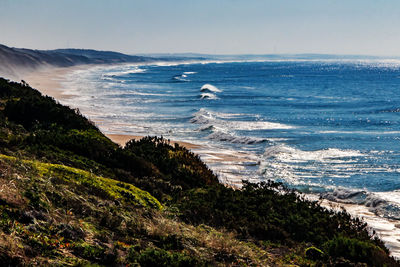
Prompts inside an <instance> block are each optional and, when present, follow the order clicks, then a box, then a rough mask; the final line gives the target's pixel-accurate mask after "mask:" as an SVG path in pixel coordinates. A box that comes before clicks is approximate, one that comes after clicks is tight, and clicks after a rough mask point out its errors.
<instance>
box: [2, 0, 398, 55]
mask: <svg viewBox="0 0 400 267" xmlns="http://www.w3.org/2000/svg"><path fill="white" fill-rule="evenodd" d="M0 43H1V44H4V45H8V46H13V47H26V48H32V49H56V48H92V49H99V50H113V51H120V52H124V53H128V54H136V53H187V52H194V53H208V54H297V53H323V54H356V55H379V56H400V1H398V0H112V1H111V0H0Z"/></svg>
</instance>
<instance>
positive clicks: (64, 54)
mask: <svg viewBox="0 0 400 267" xmlns="http://www.w3.org/2000/svg"><path fill="white" fill-rule="evenodd" d="M154 60H156V59H155V58H150V57H145V56H132V55H126V54H122V53H118V52H112V51H97V50H90V49H57V50H33V49H26V48H14V47H8V46H5V45H1V44H0V76H4V77H5V78H11V79H20V78H21V76H22V75H23V74H24V73H27V72H30V71H33V70H35V69H37V68H40V67H46V66H48V67H70V66H75V65H82V64H111V63H130V62H132V63H134V62H146V61H154Z"/></svg>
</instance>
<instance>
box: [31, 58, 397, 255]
mask: <svg viewBox="0 0 400 267" xmlns="http://www.w3.org/2000/svg"><path fill="white" fill-rule="evenodd" d="M96 66H99V65H96V64H93V65H79V66H73V67H65V68H56V67H46V68H42V69H38V70H35V71H33V72H30V73H29V74H27V75H26V79H25V81H26V82H27V83H28V84H29V85H30V86H31V87H33V88H35V89H37V90H39V91H40V92H41V93H42V94H44V95H48V96H51V97H53V98H54V99H56V100H57V101H60V100H63V99H69V98H73V97H74V96H75V95H73V94H68V91H67V90H68V88H65V87H64V86H63V82H64V81H66V80H67V75H69V74H71V73H73V72H74V71H78V70H85V69H88V68H91V67H96ZM94 122H95V123H96V124H97V122H96V121H95V120H94ZM101 131H102V132H103V133H104V135H105V136H107V137H108V138H109V139H110V140H112V141H113V142H115V143H117V144H119V145H121V146H122V147H123V146H124V145H125V144H126V142H128V141H129V140H131V139H135V140H139V139H141V138H143V137H144V136H139V135H133V134H128V133H127V134H118V133H106V131H104V129H103V130H101ZM170 142H171V144H172V145H173V144H174V143H177V144H179V145H181V146H183V147H185V148H187V149H189V150H195V151H194V153H196V154H198V155H202V157H203V156H204V155H205V157H207V156H208V159H206V160H205V159H202V160H203V161H204V162H205V163H206V164H207V165H209V166H210V164H211V165H212V163H216V164H218V163H222V162H223V163H225V164H230V165H232V167H234V168H236V167H240V164H243V163H244V162H245V158H244V157H241V156H240V155H239V154H238V155H234V154H228V153H220V152H215V151H212V148H211V147H204V146H202V145H198V144H193V143H190V142H184V141H174V140H170ZM196 150H197V151H196ZM202 151H203V153H202ZM238 153H240V152H238ZM225 171H228V170H225ZM215 173H216V174H218V173H217V172H215ZM220 183H222V184H224V185H226V186H232V185H238V184H239V183H241V180H240V181H239V180H238V181H236V180H230V181H229V180H225V181H224V180H221V179H220ZM235 187H236V186H235ZM321 206H323V207H326V208H333V209H336V210H340V208H342V207H343V208H344V209H345V210H346V211H347V212H348V213H349V214H351V216H352V217H358V218H362V219H363V220H364V221H365V222H366V223H367V224H368V227H370V228H371V229H373V230H375V231H376V232H377V234H378V236H379V237H380V238H381V240H385V241H384V242H385V244H386V245H387V247H390V248H391V255H393V256H395V257H396V258H400V245H399V244H398V241H399V240H400V229H399V227H398V226H397V222H396V221H392V220H390V219H386V218H381V217H379V216H378V215H375V214H373V213H371V212H369V211H368V208H367V207H365V206H363V205H356V204H345V203H339V202H332V201H328V200H323V201H322V202H321ZM398 223H400V221H399V222H398ZM394 230H396V231H394Z"/></svg>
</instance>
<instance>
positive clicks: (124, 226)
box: [0, 79, 399, 266]
mask: <svg viewBox="0 0 400 267" xmlns="http://www.w3.org/2000/svg"><path fill="white" fill-rule="evenodd" d="M0 210H1V214H0V233H1V235H0V262H1V263H2V265H11V266H13V265H70V266H87V265H93V266H103V265H105V266H112V265H117V266H119V265H127V266H195V265H196V266H203V265H204V266H208V265H212V266H214V265H221V266H225V265H234V266H236V265H243V266H247V265H255V266H267V265H271V266H283V265H299V266H335V265H340V266H356V265H357V264H358V265H357V266H362V264H364V265H365V264H366V265H368V266H398V265H399V264H398V262H396V261H395V260H394V259H393V258H391V257H389V255H388V250H387V249H386V248H385V247H384V245H383V243H382V242H381V241H380V240H379V239H377V238H375V237H373V236H371V235H370V234H369V232H368V231H367V228H366V224H365V223H363V222H362V221H360V220H358V219H353V218H351V217H350V215H348V214H347V213H345V212H333V211H330V210H326V209H324V208H322V207H321V206H319V205H318V203H316V202H312V201H308V200H305V199H303V198H302V197H301V196H299V195H298V194H296V192H294V191H292V190H289V189H287V188H285V187H284V186H283V185H281V184H279V183H275V182H271V181H269V182H266V183H260V184H251V183H246V182H244V186H243V188H242V189H241V190H235V189H232V188H228V187H225V186H224V185H222V184H220V183H218V179H217V177H216V176H215V175H214V174H213V173H212V171H211V170H210V169H208V168H207V166H206V165H205V164H204V163H203V162H202V161H201V160H200V159H199V157H198V156H196V155H195V154H193V153H191V152H190V151H188V150H187V149H185V148H183V147H181V146H179V145H177V144H175V145H170V143H169V142H168V141H167V140H164V139H163V138H158V137H146V138H143V139H141V140H139V141H135V140H131V141H130V142H128V144H127V145H126V146H125V147H124V148H122V147H119V146H118V145H117V144H115V143H113V142H112V141H110V140H109V139H108V138H107V137H105V136H104V135H103V134H102V133H101V132H100V131H99V130H98V129H97V128H96V127H95V125H94V124H93V123H91V122H90V121H88V120H87V119H86V118H84V117H83V116H81V115H80V114H79V111H78V110H72V109H69V108H68V107H64V106H62V105H60V104H58V103H57V102H55V101H54V100H53V99H52V98H49V97H43V96H41V95H40V93H39V92H38V91H36V90H34V89H32V88H30V87H29V86H28V85H26V84H19V83H12V82H9V81H6V80H4V79H0Z"/></svg>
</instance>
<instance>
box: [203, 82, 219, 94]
mask: <svg viewBox="0 0 400 267" xmlns="http://www.w3.org/2000/svg"><path fill="white" fill-rule="evenodd" d="M200 91H210V92H213V93H220V92H222V91H221V90H220V89H218V88H217V87H215V86H214V85H212V84H208V83H206V84H204V85H203V86H202V87H201V88H200Z"/></svg>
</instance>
